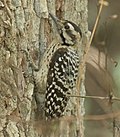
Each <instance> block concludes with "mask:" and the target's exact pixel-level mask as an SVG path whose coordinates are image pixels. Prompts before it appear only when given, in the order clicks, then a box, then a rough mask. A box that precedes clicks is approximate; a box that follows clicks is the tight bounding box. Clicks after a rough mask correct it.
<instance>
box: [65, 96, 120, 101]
mask: <svg viewBox="0 0 120 137" xmlns="http://www.w3.org/2000/svg"><path fill="white" fill-rule="evenodd" d="M67 96H68V97H78V98H91V99H101V100H112V101H113V100H116V101H120V98H117V97H114V96H113V97H112V98H111V97H109V96H108V97H100V96H81V95H67Z"/></svg>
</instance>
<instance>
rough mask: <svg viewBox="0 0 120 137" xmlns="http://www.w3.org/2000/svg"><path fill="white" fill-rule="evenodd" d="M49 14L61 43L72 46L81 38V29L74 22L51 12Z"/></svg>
mask: <svg viewBox="0 0 120 137" xmlns="http://www.w3.org/2000/svg"><path fill="white" fill-rule="evenodd" d="M50 16H51V18H52V19H53V21H54V23H55V24H56V27H57V30H58V33H59V35H60V37H61V40H62V44H63V45H67V46H74V45H75V44H76V43H78V42H79V41H80V40H81V38H82V33H81V30H80V28H79V27H78V26H77V25H76V24H75V23H73V22H71V21H68V20H60V19H58V18H57V17H55V16H53V15H52V14H50Z"/></svg>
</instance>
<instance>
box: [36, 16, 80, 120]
mask: <svg viewBox="0 0 120 137" xmlns="http://www.w3.org/2000/svg"><path fill="white" fill-rule="evenodd" d="M50 16H51V18H52V20H53V22H54V24H55V25H56V29H57V32H58V34H59V36H60V39H59V40H53V42H52V43H51V45H50V46H49V47H48V48H47V49H46V51H45V53H44V55H43V58H42V61H41V66H40V73H39V76H38V80H37V81H39V84H40V87H41V89H40V90H41V92H43V94H45V100H44V112H45V116H46V118H47V119H52V118H59V117H61V116H63V115H64V111H65V108H66V106H67V104H68V101H69V97H68V95H69V94H71V91H73V89H75V87H76V80H77V76H78V68H79V63H80V61H79V54H78V48H79V47H80V41H81V39H82V33H81V30H80V28H79V27H78V26H77V25H76V24H75V23H73V22H71V21H68V20H60V19H58V18H57V17H55V16H53V15H52V14H50Z"/></svg>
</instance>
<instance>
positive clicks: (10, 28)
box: [0, 0, 88, 137]
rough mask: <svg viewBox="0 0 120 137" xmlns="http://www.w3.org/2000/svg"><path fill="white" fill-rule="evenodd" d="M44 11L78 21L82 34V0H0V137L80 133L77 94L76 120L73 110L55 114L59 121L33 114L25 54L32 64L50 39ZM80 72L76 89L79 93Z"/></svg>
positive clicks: (84, 22)
mask: <svg viewBox="0 0 120 137" xmlns="http://www.w3.org/2000/svg"><path fill="white" fill-rule="evenodd" d="M48 11H49V12H50V13H53V14H54V15H55V13H56V15H57V16H58V17H59V18H65V19H67V20H70V21H74V22H75V23H76V24H79V26H80V27H81V30H82V33H83V37H86V32H88V26H87V0H80V1H78V0H73V1H71V0H56V1H54V0H1V1H0V24H1V25H0V137H41V136H47V137H49V136H50V137H57V136H60V137H79V136H81V137H83V136H84V126H83V119H82V116H83V115H84V113H85V111H84V100H83V99H81V100H80V106H79V107H77V109H78V110H77V111H78V114H80V116H79V118H80V119H79V118H78V115H77V114H75V115H76V117H75V118H73V120H69V119H67V120H66V119H61V120H60V122H46V121H44V120H42V119H39V120H38V117H37V112H36V109H37V107H38V105H39V104H37V103H36V102H35V99H34V89H35V85H34V75H33V70H32V68H31V67H30V66H29V58H28V57H27V55H28V54H27V53H28V52H29V54H30V56H31V57H32V60H33V61H34V63H35V64H36V65H37V64H38V62H39V61H38V60H39V58H41V56H42V54H43V53H44V50H45V48H46V47H47V46H48V45H49V44H50V43H51V41H52V40H53V39H54V38H55V31H54V29H53V28H54V26H53V24H52V22H51V20H50V19H49V18H48ZM51 28H52V29H51ZM51 30H53V31H51ZM86 44H87V39H84V38H83V44H82V47H81V48H80V51H81V53H80V54H81V59H82V55H83V52H84V48H85V45H86ZM38 51H39V52H38ZM82 75H83V80H82V84H81V90H80V94H81V95H84V94H85V89H84V74H82ZM41 98H42V97H41ZM42 100H44V98H42ZM71 107H72V106H71ZM39 113H42V112H40V111H39ZM74 113H76V112H74ZM40 115H41V114H40ZM36 117H37V118H36ZM36 119H37V120H38V121H37V122H36ZM47 125H48V126H47ZM49 125H50V126H49ZM48 128H49V130H48Z"/></svg>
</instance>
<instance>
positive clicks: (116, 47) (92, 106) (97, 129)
mask: <svg viewBox="0 0 120 137" xmlns="http://www.w3.org/2000/svg"><path fill="white" fill-rule="evenodd" d="M108 4H109V5H108V6H104V7H103V10H102V14H101V17H100V21H99V25H98V27H97V31H96V33H95V36H94V40H93V42H92V45H91V49H90V52H89V56H88V60H87V65H86V79H85V85H86V92H87V95H89V96H102V97H106V96H109V97H111V96H112V95H114V96H115V97H118V98H120V1H119V0H109V1H108ZM88 6H89V7H88V14H89V18H88V22H89V30H90V31H92V29H93V26H94V22H95V19H96V16H97V13H98V8H99V6H98V0H89V5H88ZM85 106H86V117H85V119H86V120H85V126H86V130H85V137H120V100H119V101H110V100H100V99H91V98H89V99H85ZM118 129H119V131H118ZM118 134H119V135H118ZM117 135H118V136H117Z"/></svg>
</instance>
